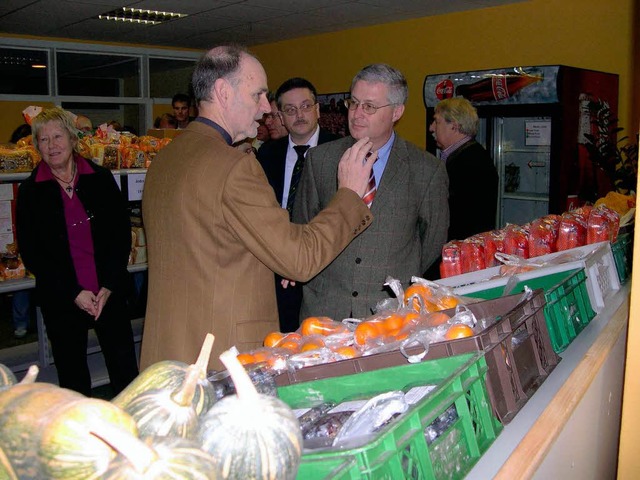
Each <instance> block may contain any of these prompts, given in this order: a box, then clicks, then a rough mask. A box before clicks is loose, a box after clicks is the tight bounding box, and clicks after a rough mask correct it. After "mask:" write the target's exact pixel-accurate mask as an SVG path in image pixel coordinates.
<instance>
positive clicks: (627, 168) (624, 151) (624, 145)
mask: <svg viewBox="0 0 640 480" xmlns="http://www.w3.org/2000/svg"><path fill="white" fill-rule="evenodd" d="M588 109H589V114H590V118H591V126H592V129H591V132H592V133H585V134H584V137H585V139H586V142H585V147H586V148H587V151H588V152H589V157H590V158H591V161H592V162H593V164H594V166H595V167H597V168H600V169H601V170H602V171H604V172H605V174H606V175H607V177H609V179H610V180H611V182H612V184H613V186H614V188H615V190H616V191H617V192H618V193H622V194H625V195H628V194H629V193H631V192H632V191H635V190H636V184H637V178H638V139H637V135H636V140H635V142H634V141H632V140H631V139H630V138H629V137H628V136H624V137H622V138H620V139H619V140H617V136H618V133H619V132H621V131H622V130H623V128H621V127H618V126H617V123H618V121H617V119H615V118H613V115H612V113H611V109H610V107H609V104H608V103H607V102H605V101H603V100H601V99H596V100H592V101H590V102H588Z"/></svg>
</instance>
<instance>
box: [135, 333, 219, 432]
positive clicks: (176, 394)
mask: <svg viewBox="0 0 640 480" xmlns="http://www.w3.org/2000/svg"><path fill="white" fill-rule="evenodd" d="M213 340H214V338H213V335H211V334H208V335H207V337H206V339H205V341H204V344H203V346H202V350H201V352H200V355H199V357H198V361H197V362H196V363H195V364H193V365H190V366H189V367H188V368H187V372H186V376H185V377H184V382H183V384H182V385H180V386H178V387H177V388H176V389H175V390H172V389H170V388H162V389H152V390H148V391H146V392H143V393H141V394H140V395H138V396H137V397H135V398H133V399H132V400H131V401H130V402H129V403H128V404H127V405H126V407H125V408H124V410H125V411H126V412H127V413H129V414H130V415H131V416H132V417H133V419H134V420H135V421H136V423H137V424H138V431H139V433H140V436H141V437H142V438H145V437H148V436H161V437H182V438H195V435H196V433H197V431H198V426H199V423H198V412H197V411H196V407H197V405H194V398H195V393H196V387H197V384H198V380H199V378H200V374H201V372H202V371H203V370H206V368H207V364H208V363H209V356H210V355H211V349H212V347H213Z"/></svg>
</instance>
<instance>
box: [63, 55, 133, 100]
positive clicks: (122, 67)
mask: <svg viewBox="0 0 640 480" xmlns="http://www.w3.org/2000/svg"><path fill="white" fill-rule="evenodd" d="M56 62H57V65H56V67H57V72H58V95H79V96H85V97H86V96H92V97H139V96H140V58H139V57H132V56H125V55H108V54H97V53H70V52H58V53H57V55H56Z"/></svg>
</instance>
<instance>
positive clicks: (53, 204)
mask: <svg viewBox="0 0 640 480" xmlns="http://www.w3.org/2000/svg"><path fill="white" fill-rule="evenodd" d="M31 130H32V136H33V144H34V146H35V147H36V149H37V150H38V151H39V153H40V155H41V156H42V162H40V163H39V164H38V166H37V167H36V168H35V169H34V170H33V172H32V173H31V175H30V176H29V178H28V179H26V180H25V181H24V182H23V183H22V184H21V185H20V188H19V190H18V199H17V213H16V224H17V239H18V244H19V245H20V253H21V255H22V259H23V261H24V264H25V266H26V267H27V269H28V270H29V271H31V272H32V273H33V274H34V275H35V277H36V294H37V296H38V300H39V302H40V306H41V309H42V315H43V319H44V324H45V327H46V330H47V335H48V337H49V340H50V342H51V350H52V353H53V359H54V362H55V365H56V369H57V372H58V380H59V384H60V386H61V387H65V388H69V389H72V390H76V391H78V392H80V393H83V394H85V395H90V394H91V376H90V373H89V368H88V365H87V334H88V329H89V328H94V329H95V332H96V335H97V337H98V341H99V342H100V346H101V348H102V352H103V354H104V358H105V363H106V366H107V370H108V372H109V377H110V380H111V386H112V387H113V390H114V393H118V392H119V391H120V390H122V389H123V388H124V387H125V386H126V385H128V384H129V383H130V382H131V380H133V379H134V378H135V377H136V375H137V374H138V367H137V361H136V355H135V349H134V343H133V332H132V329H131V323H130V321H129V319H128V318H127V316H126V303H125V293H126V292H125V290H126V286H127V285H128V281H129V278H128V272H127V263H128V258H129V252H130V249H131V231H130V230H131V228H130V223H129V216H128V213H127V209H126V203H125V200H124V198H123V196H122V194H121V193H120V190H119V189H118V186H117V184H116V182H115V180H114V178H113V175H112V174H111V172H110V171H109V170H107V169H105V168H103V167H101V166H99V165H96V164H94V163H93V162H91V161H89V160H87V159H85V158H83V157H82V156H80V155H79V154H77V153H76V151H75V148H76V146H77V143H78V131H77V129H76V127H75V125H74V122H73V117H72V116H71V114H70V113H69V112H67V111H65V110H63V109H61V108H57V107H56V108H51V109H46V110H43V111H42V112H41V113H40V114H39V115H38V116H36V117H35V118H34V119H33V121H32V124H31Z"/></svg>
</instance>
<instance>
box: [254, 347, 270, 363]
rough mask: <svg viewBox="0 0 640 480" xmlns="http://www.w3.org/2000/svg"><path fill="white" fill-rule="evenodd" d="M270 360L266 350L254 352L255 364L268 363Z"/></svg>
mask: <svg viewBox="0 0 640 480" xmlns="http://www.w3.org/2000/svg"><path fill="white" fill-rule="evenodd" d="M268 358H269V353H268V352H266V351H264V350H259V351H256V352H253V360H254V362H255V363H258V362H266V361H267V359H268Z"/></svg>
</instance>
